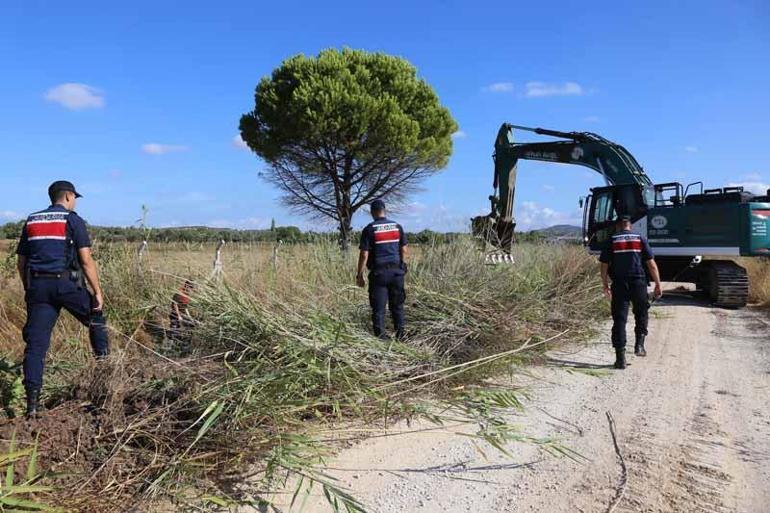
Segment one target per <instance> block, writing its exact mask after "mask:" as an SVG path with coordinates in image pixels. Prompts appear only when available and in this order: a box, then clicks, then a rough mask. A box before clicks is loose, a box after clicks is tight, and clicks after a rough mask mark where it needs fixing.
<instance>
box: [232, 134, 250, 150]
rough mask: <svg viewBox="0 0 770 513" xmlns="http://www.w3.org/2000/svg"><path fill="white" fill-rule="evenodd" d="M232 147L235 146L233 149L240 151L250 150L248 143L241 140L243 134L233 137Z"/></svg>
mask: <svg viewBox="0 0 770 513" xmlns="http://www.w3.org/2000/svg"><path fill="white" fill-rule="evenodd" d="M232 145H233V148H238V149H239V150H248V149H249V145H248V144H246V141H244V140H243V139H242V138H241V134H235V135H234V136H233V140H232Z"/></svg>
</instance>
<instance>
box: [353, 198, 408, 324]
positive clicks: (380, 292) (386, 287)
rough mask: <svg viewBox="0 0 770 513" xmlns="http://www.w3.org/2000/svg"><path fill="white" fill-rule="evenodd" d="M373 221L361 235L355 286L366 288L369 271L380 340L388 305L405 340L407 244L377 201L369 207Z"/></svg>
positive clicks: (374, 316)
mask: <svg viewBox="0 0 770 513" xmlns="http://www.w3.org/2000/svg"><path fill="white" fill-rule="evenodd" d="M370 211H371V214H372V218H373V219H374V221H372V222H371V223H369V224H368V225H367V226H366V228H364V230H363V232H361V243H360V245H359V249H360V250H361V251H360V254H359V257H358V274H357V275H356V283H357V284H358V286H359V287H363V286H365V285H366V281H365V280H364V268H365V267H366V268H368V269H369V304H370V305H371V307H372V325H373V327H374V334H375V336H377V337H380V338H385V305H386V304H387V305H388V307H389V308H390V315H391V317H393V327H394V328H395V330H396V338H398V339H402V338H403V337H404V300H405V299H406V293H405V292H404V275H405V274H406V262H405V260H406V253H407V242H406V235H405V234H404V229H403V228H402V227H401V225H400V224H398V223H396V222H394V221H391V220H389V219H388V218H387V217H385V203H384V202H383V201H382V200H374V201H372V204H371V206H370Z"/></svg>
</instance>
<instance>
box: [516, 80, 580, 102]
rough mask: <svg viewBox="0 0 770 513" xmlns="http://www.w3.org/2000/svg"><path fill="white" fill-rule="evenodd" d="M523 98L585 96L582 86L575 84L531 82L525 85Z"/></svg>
mask: <svg viewBox="0 0 770 513" xmlns="http://www.w3.org/2000/svg"><path fill="white" fill-rule="evenodd" d="M525 89H526V91H525V93H524V96H526V97H527V98H544V97H547V96H581V95H583V94H585V90H584V89H583V86H581V85H580V84H578V83H577V82H564V83H563V84H557V83H552V82H538V81H532V82H527V83H526V84H525Z"/></svg>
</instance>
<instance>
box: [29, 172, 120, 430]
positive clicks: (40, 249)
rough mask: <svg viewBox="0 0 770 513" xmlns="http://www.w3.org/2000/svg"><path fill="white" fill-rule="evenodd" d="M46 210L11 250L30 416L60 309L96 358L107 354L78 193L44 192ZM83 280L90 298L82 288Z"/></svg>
mask: <svg viewBox="0 0 770 513" xmlns="http://www.w3.org/2000/svg"><path fill="white" fill-rule="evenodd" d="M48 196H49V197H50V199H51V206H50V207H48V208H46V209H45V210H41V211H39V212H35V213H34V214H30V215H29V217H27V222H26V223H25V225H24V228H23V230H22V232H21V239H20V240H19V245H18V248H17V250H16V253H17V255H18V270H19V276H20V277H21V282H22V284H23V285H24V291H25V294H24V299H25V301H26V303H27V322H26V324H25V325H24V330H23V332H22V334H23V337H24V342H25V343H26V347H25V349H24V363H23V368H24V388H25V390H26V393H27V415H30V416H32V415H35V414H36V413H37V410H38V406H39V400H40V390H41V389H42V386H43V367H44V364H45V355H46V352H47V351H48V346H49V345H50V342H51V332H52V331H53V327H54V325H55V324H56V320H57V319H58V317H59V312H60V311H61V309H62V308H64V309H65V310H67V311H68V312H69V313H71V314H72V315H73V316H74V317H75V318H76V319H77V320H79V321H80V322H81V323H83V325H85V326H88V332H89V336H90V339H91V348H92V350H93V352H94V354H95V355H96V357H97V358H104V357H106V356H107V354H108V353H109V340H108V336H107V325H106V322H105V319H104V313H103V307H104V299H103V297H102V288H101V285H100V283H99V275H98V272H97V269H96V263H95V262H94V259H93V257H92V255H91V239H90V238H89V236H88V231H87V229H86V224H85V221H83V219H82V218H81V217H80V216H78V215H77V213H76V212H75V203H76V202H77V199H78V198H80V197H81V196H80V194H78V193H77V191H76V190H75V186H74V185H72V183H70V182H67V181H58V182H54V183H52V184H51V186H50V187H49V188H48ZM86 281H87V282H88V284H89V285H90V286H91V290H92V291H93V293H91V292H89V291H88V289H87V288H86Z"/></svg>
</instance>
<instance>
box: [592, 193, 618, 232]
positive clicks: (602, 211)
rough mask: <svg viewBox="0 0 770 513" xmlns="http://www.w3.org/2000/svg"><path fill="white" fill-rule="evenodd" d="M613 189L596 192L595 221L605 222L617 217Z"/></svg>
mask: <svg viewBox="0 0 770 513" xmlns="http://www.w3.org/2000/svg"><path fill="white" fill-rule="evenodd" d="M612 193H613V190H612V189H610V190H606V191H602V192H597V193H595V194H594V209H593V210H594V213H593V216H592V217H593V221H594V223H595V224H599V223H605V222H607V221H612V220H614V219H615V209H614V207H613V203H614V201H613V194H612Z"/></svg>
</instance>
